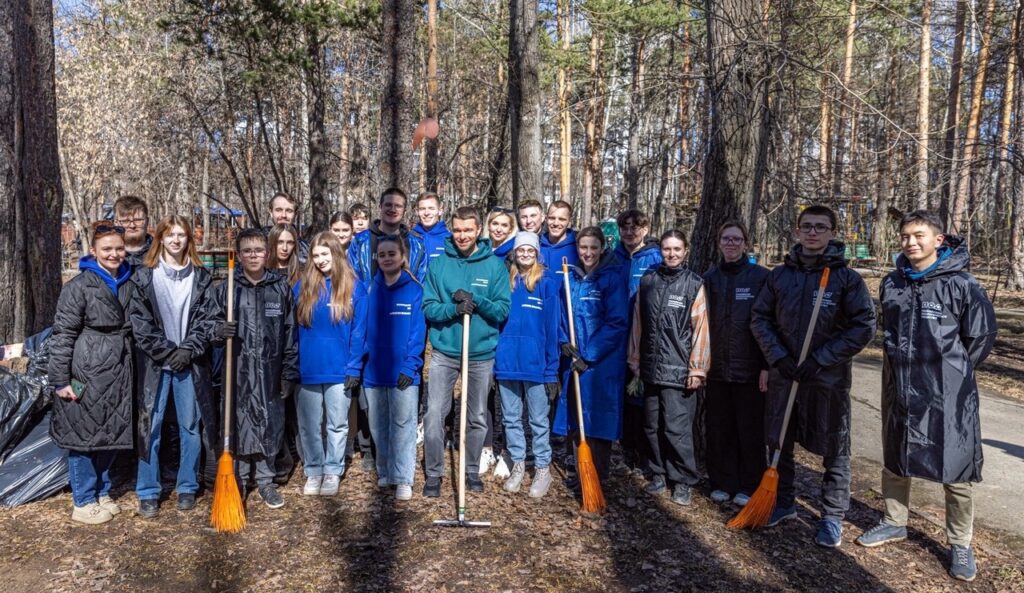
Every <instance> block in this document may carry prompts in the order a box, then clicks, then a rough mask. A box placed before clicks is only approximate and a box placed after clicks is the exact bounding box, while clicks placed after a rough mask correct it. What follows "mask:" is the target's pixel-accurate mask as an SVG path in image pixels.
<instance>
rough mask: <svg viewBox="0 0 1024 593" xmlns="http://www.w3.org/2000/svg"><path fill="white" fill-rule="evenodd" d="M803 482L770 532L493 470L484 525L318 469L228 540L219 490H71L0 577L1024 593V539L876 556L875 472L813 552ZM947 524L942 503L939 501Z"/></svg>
mask: <svg viewBox="0 0 1024 593" xmlns="http://www.w3.org/2000/svg"><path fill="white" fill-rule="evenodd" d="M801 462H802V463H803V464H804V465H803V466H802V469H801V470H800V473H799V475H798V479H799V481H800V486H799V488H800V492H801V495H802V496H804V497H805V498H802V499H801V501H800V518H799V520H797V521H791V522H789V523H788V524H783V525H782V526H779V527H776V528H773V529H765V530H761V531H757V532H740V531H732V530H729V529H726V528H725V527H724V522H725V521H726V520H727V519H728V518H729V517H730V515H731V513H732V512H733V509H731V508H728V507H719V506H718V505H715V504H713V503H711V502H710V500H709V499H708V498H707V497H706V491H703V490H702V491H701V492H700V494H698V495H696V496H695V497H694V502H693V505H692V506H691V507H688V508H686V507H679V506H676V505H674V504H673V503H672V502H671V501H670V500H669V499H668V498H665V497H651V496H649V495H646V494H643V493H642V492H641V491H640V490H639V488H640V487H642V485H643V482H642V480H641V479H640V478H638V477H637V476H634V475H633V474H629V473H628V472H627V471H626V470H625V468H624V467H623V466H621V465H617V466H616V467H617V469H616V471H614V475H613V477H612V478H611V480H610V483H609V484H607V488H606V495H607V497H608V499H609V505H610V508H609V512H608V513H607V514H606V515H605V516H604V517H601V518H588V517H583V516H581V515H580V514H579V513H578V512H577V509H578V504H577V502H576V501H575V500H574V499H573V498H572V496H571V494H570V493H569V491H568V490H567V489H566V488H565V487H564V486H563V485H562V484H561V483H560V482H558V483H556V486H554V487H553V488H552V490H551V492H550V493H549V495H548V497H547V498H544V499H541V500H533V499H530V498H527V497H526V495H525V492H524V493H521V494H518V495H512V494H508V493H505V492H504V491H502V490H501V489H500V487H498V486H497V484H496V482H495V481H494V480H493V479H488V481H487V492H486V493H485V494H482V495H480V494H476V495H470V499H469V510H468V513H467V514H468V517H469V518H470V519H474V520H489V521H492V522H493V527H491V528H490V529H456V528H441V527H433V526H432V525H431V522H432V521H433V520H434V519H439V518H449V517H451V516H452V515H453V514H454V509H453V506H454V504H453V496H452V491H451V489H450V484H451V480H447V479H446V481H445V489H444V496H443V497H442V498H440V499H425V498H422V497H420V496H419V486H420V485H421V484H422V475H418V476H417V489H416V492H417V495H416V497H415V498H414V499H413V500H411V501H408V502H395V501H394V499H393V496H392V494H391V492H390V491H389V490H378V489H377V488H376V487H375V482H374V479H373V476H372V475H371V474H368V473H366V472H364V471H362V470H361V468H360V467H359V463H358V462H357V463H355V464H354V467H353V468H351V469H350V470H349V472H348V474H347V475H346V476H345V478H344V480H343V481H342V485H341V490H340V492H339V494H338V495H337V496H335V497H329V498H328V497H324V498H321V497H303V496H301V494H300V491H301V482H302V479H301V477H300V476H293V478H292V480H291V482H290V483H289V484H288V485H287V486H286V487H284V489H283V493H284V495H285V499H286V502H287V504H286V506H285V507H284V508H283V509H280V510H276V511H274V510H270V509H268V508H266V507H265V506H263V505H262V503H260V502H259V501H258V499H257V497H256V496H255V495H254V496H251V497H250V498H249V501H248V510H249V525H248V527H247V528H246V529H245V530H244V531H243V532H242V533H240V534H233V535H219V534H216V533H214V532H212V531H211V530H210V529H209V528H208V527H207V519H208V513H209V504H210V499H211V496H210V495H209V493H205V494H204V495H202V496H201V497H200V499H199V504H198V506H197V507H196V509H195V510H194V511H193V512H190V513H181V512H179V511H177V510H175V508H174V501H173V499H172V500H170V501H165V502H164V503H163V506H162V509H161V513H160V515H159V517H157V518H156V519H153V520H145V519H142V518H140V517H138V516H136V515H135V514H134V512H133V510H134V506H135V497H134V495H133V494H131V493H130V485H129V484H126V483H124V482H123V481H122V482H121V483H120V484H119V488H117V491H116V492H115V497H116V498H118V499H119V501H120V503H121V504H122V505H123V506H124V508H125V512H123V513H122V514H121V515H119V516H118V517H116V518H115V519H114V521H112V522H110V523H107V524H106V525H102V526H98V527H87V526H80V525H77V524H73V523H72V522H71V521H70V519H69V510H70V508H71V501H70V495H69V494H67V493H64V494H61V495H60V496H57V497H54V498H51V499H49V500H46V501H42V502H38V503H34V504H29V505H26V506H23V507H20V508H17V509H13V510H2V511H0V532H2V533H3V534H4V536H3V538H2V541H0V573H2V574H3V575H4V579H5V581H6V586H5V587H4V590H5V591H6V592H8V593H15V592H22V591H26V592H28V591H33V592H34V591H51V592H76V593H77V592H85V591H160V592H179V591H180V592H191V591H325V590H331V591H359V592H390V591H398V592H417V591H424V592H434V591H442V592H470V591H473V592H478V591H484V592H490V591H494V592H518V591H528V592H574V591H580V592H583V591H587V592H590V591H593V592H599V591H600V592H604V591H612V592H662V591H672V592H675V591H729V592H735V591H837V592H840V591H841V592H850V591H857V592H868V591H870V592H885V591H907V592H915V593H916V592H930V591H986V592H987V591H1024V561H1022V558H1024V555H1022V552H1024V547H1020V546H1014V545H1013V544H1012V543H1008V542H1007V540H1006V539H1005V538H1002V537H1000V536H999V535H998V534H993V533H989V532H986V531H984V530H982V531H979V532H977V533H976V540H975V547H976V549H977V555H978V563H979V567H980V570H979V576H978V579H977V580H976V581H975V582H974V583H971V584H966V583H960V582H957V581H954V580H952V579H950V578H949V577H948V576H947V575H946V572H945V563H946V561H947V559H946V556H947V551H946V546H945V543H944V541H945V540H944V534H943V529H942V528H941V527H940V526H938V525H936V524H934V523H932V522H929V521H926V520H924V519H922V518H921V517H919V516H915V517H914V518H913V519H912V522H911V525H910V527H911V535H910V539H909V540H908V541H906V542H903V543H900V544H895V545H893V546H890V547H883V548H876V549H872V550H869V549H865V548H862V547H859V546H857V545H856V544H854V542H853V540H854V538H856V536H858V535H859V534H860V533H861V532H862V531H863V530H864V529H867V528H868V527H870V526H871V525H873V524H874V523H876V522H877V521H878V518H879V508H880V501H879V500H878V498H877V495H875V493H874V492H873V491H872V490H871V488H872V487H873V486H875V485H876V482H877V475H878V474H877V467H874V466H870V467H869V466H867V465H866V464H864V463H862V462H857V463H855V465H854V469H855V481H854V488H853V492H854V500H853V503H852V508H851V512H850V513H849V515H848V517H847V522H846V524H845V529H844V536H843V539H844V541H843V545H842V547H841V548H839V549H838V550H828V549H823V548H819V547H817V546H815V545H814V543H813V542H812V541H811V538H812V537H813V534H814V523H815V521H816V519H817V511H816V510H815V509H816V508H817V503H816V501H815V498H814V497H815V495H814V494H813V493H815V492H816V488H815V486H814V485H815V484H816V483H817V477H816V476H815V474H814V473H813V472H814V471H815V470H816V469H817V468H816V466H815V464H814V462H813V461H812V460H811V459H810V457H807V456H803V457H801ZM938 512H939V516H941V510H939V511H938Z"/></svg>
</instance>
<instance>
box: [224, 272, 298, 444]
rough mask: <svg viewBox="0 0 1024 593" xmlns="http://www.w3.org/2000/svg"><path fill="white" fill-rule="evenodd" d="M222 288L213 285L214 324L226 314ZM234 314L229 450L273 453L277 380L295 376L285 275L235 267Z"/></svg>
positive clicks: (280, 415) (279, 429) (280, 409)
mask: <svg viewBox="0 0 1024 593" xmlns="http://www.w3.org/2000/svg"><path fill="white" fill-rule="evenodd" d="M227 288H228V283H227V282H222V283H220V284H219V285H217V287H216V288H214V291H213V294H214V303H215V304H216V308H217V309H216V310H217V320H218V323H217V328H218V330H219V328H220V326H221V325H222V323H223V322H224V320H225V319H226V318H227V292H228V291H227ZM235 320H236V321H237V322H238V334H237V336H236V338H235V343H234V359H235V367H234V379H235V383H234V385H235V390H234V397H235V426H234V435H235V439H236V444H235V449H234V452H235V453H236V454H238V455H261V456H263V457H265V458H267V459H273V458H274V457H275V456H276V455H277V451H278V448H279V447H280V446H281V440H282V438H283V435H284V400H283V399H282V398H281V381H282V380H285V381H291V382H293V383H296V382H298V381H299V365H298V344H297V340H296V335H297V334H296V328H295V307H294V303H293V300H292V291H291V288H290V287H289V286H288V281H287V279H285V277H284V276H282V275H280V274H278V273H276V272H272V271H269V270H267V272H266V276H264V278H263V279H262V280H261V281H260V282H259V283H258V284H253V283H252V282H250V281H249V279H248V278H247V277H246V276H245V274H244V273H243V272H242V270H241V269H236V270H235ZM218 333H219V331H218ZM218 342H219V343H218V345H220V343H222V342H220V341H218Z"/></svg>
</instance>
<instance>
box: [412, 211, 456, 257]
mask: <svg viewBox="0 0 1024 593" xmlns="http://www.w3.org/2000/svg"><path fill="white" fill-rule="evenodd" d="M412 230H413V232H414V233H418V234H419V236H420V238H422V239H423V253H424V255H425V256H426V260H427V263H426V265H428V266H429V265H430V262H432V261H434V259H436V258H437V257H438V256H441V255H444V240H445V239H446V238H448V237H451V236H452V232H451V231H449V230H448V227H447V226H446V225H445V224H444V221H443V220H439V221H437V224H435V225H434V226H432V227H430V228H429V229H425V228H423V225H422V224H420V223H417V224H416V226H414V227H412Z"/></svg>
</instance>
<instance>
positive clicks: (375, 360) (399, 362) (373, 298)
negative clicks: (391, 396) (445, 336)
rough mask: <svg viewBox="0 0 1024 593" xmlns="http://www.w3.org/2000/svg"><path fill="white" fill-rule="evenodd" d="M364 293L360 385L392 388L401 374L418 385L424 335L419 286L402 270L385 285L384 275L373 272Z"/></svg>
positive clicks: (421, 295) (421, 293)
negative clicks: (392, 282) (363, 363)
mask: <svg viewBox="0 0 1024 593" xmlns="http://www.w3.org/2000/svg"><path fill="white" fill-rule="evenodd" d="M367 296H368V298H367V302H368V306H367V307H366V340H365V343H364V346H363V356H362V358H363V359H364V360H365V362H366V367H365V368H364V369H363V384H364V385H366V386H367V387H395V386H397V385H398V375H399V373H401V374H403V375H406V376H409V377H412V383H413V385H419V384H420V370H421V369H422V368H423V345H424V343H426V337H427V322H426V320H425V319H424V317H423V287H422V286H420V283H419V282H417V281H416V279H415V278H413V277H412V276H411V275H410V274H409V273H408V272H404V271H403V272H402V274H401V276H399V277H398V280H397V281H396V282H395V283H394V284H392V285H391V286H388V285H387V284H386V283H385V282H384V274H383V273H382V272H377V275H376V276H374V278H373V283H372V284H370V287H369V291H368V292H367Z"/></svg>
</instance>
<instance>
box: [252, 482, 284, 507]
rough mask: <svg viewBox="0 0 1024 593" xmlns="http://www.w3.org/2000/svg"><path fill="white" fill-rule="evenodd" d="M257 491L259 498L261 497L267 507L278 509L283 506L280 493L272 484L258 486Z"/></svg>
mask: <svg viewBox="0 0 1024 593" xmlns="http://www.w3.org/2000/svg"><path fill="white" fill-rule="evenodd" d="M258 492H259V493H260V498H262V499H263V504H265V505H267V506H268V507H270V508H272V509H279V508H281V507H283V506H284V499H283V498H281V493H280V492H278V491H277V486H275V485H273V484H267V485H266V486H260V487H259V490H258Z"/></svg>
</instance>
